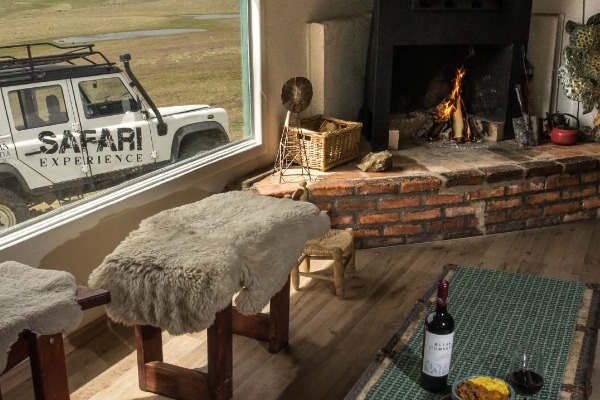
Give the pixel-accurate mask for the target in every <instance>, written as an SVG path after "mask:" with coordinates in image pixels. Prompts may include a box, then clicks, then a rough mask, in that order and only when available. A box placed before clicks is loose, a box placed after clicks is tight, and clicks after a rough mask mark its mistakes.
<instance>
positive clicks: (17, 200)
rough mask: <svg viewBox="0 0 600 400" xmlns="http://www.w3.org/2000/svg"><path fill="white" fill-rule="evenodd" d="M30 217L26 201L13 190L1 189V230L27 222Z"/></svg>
mask: <svg viewBox="0 0 600 400" xmlns="http://www.w3.org/2000/svg"><path fill="white" fill-rule="evenodd" d="M29 216H30V214H29V209H28V208H27V204H26V203H25V200H23V199H22V198H21V196H19V195H18V194H16V193H15V192H13V191H12V190H8V189H6V188H0V229H5V228H8V227H10V226H14V225H16V224H18V223H20V222H23V221H25V220H26V219H28V218H29Z"/></svg>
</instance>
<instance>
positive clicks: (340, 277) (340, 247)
mask: <svg viewBox="0 0 600 400" xmlns="http://www.w3.org/2000/svg"><path fill="white" fill-rule="evenodd" d="M311 259H317V260H333V277H331V276H327V275H324V274H322V273H320V272H319V271H312V272H311V270H310V260H311ZM354 264H355V250H354V232H353V230H352V228H348V229H345V230H340V229H331V230H330V231H329V232H328V233H326V234H325V235H323V236H321V237H320V238H317V239H311V240H309V241H308V242H306V244H305V245H304V253H303V254H302V256H301V257H300V259H299V260H298V264H297V265H296V266H295V267H294V269H292V274H291V277H292V284H293V285H294V289H295V290H299V288H300V276H306V277H310V278H313V279H320V280H325V281H330V282H333V283H334V284H335V293H336V295H337V296H338V297H339V298H340V299H343V298H344V294H345V290H344V275H345V271H346V270H347V272H348V273H353V272H354ZM299 266H300V268H301V269H302V270H300V269H299Z"/></svg>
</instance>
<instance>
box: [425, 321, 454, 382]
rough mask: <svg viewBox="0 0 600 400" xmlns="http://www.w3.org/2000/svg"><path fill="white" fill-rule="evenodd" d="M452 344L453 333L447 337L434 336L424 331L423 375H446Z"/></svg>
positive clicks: (448, 368) (448, 369)
mask: <svg viewBox="0 0 600 400" xmlns="http://www.w3.org/2000/svg"><path fill="white" fill-rule="evenodd" d="M453 342H454V332H453V333H450V334H448V335H436V334H435V333H431V332H427V331H425V344H424V347H423V373H425V374H427V375H429V376H445V375H448V372H449V371H450V357H451V356H452V344H453Z"/></svg>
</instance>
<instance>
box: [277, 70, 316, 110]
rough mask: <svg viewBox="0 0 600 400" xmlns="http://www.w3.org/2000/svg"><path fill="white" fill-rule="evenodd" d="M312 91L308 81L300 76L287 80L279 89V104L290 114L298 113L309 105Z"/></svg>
mask: <svg viewBox="0 0 600 400" xmlns="http://www.w3.org/2000/svg"><path fill="white" fill-rule="evenodd" d="M312 96H313V90H312V85H311V83H310V81H309V80H308V79H306V78H304V77H302V76H297V77H295V78H292V79H290V80H288V81H287V82H286V83H284V84H283V87H282V88H281V102H282V103H283V106H284V107H285V108H286V109H287V110H288V111H291V112H295V113H299V112H300V111H302V110H304V109H306V107H308V106H309V105H310V101H311V100H312Z"/></svg>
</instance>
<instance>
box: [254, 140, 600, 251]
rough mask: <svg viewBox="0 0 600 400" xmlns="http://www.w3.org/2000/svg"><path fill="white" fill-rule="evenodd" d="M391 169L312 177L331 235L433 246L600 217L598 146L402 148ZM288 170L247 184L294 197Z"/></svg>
mask: <svg viewBox="0 0 600 400" xmlns="http://www.w3.org/2000/svg"><path fill="white" fill-rule="evenodd" d="M392 153H393V154H394V167H393V168H392V169H391V170H389V171H386V172H376V173H372V172H363V171H361V170H359V169H358V168H357V167H356V165H357V164H358V162H359V161H360V158H359V159H357V160H356V161H355V162H352V163H348V164H345V165H343V166H340V167H338V168H335V169H332V170H330V171H327V172H320V171H315V170H311V171H310V172H311V178H312V179H311V181H310V182H309V183H308V188H309V192H310V201H311V202H313V203H314V204H316V205H317V206H318V207H319V208H320V209H321V210H324V211H327V212H328V214H329V216H330V218H331V221H332V225H333V226H334V227H336V228H340V229H342V228H349V227H351V228H353V229H354V230H355V236H356V246H357V247H358V248H372V247H381V246H392V245H400V244H408V243H418V242H430V241H437V240H445V239H454V238H460V237H472V236H481V235H487V234H494V233H500V232H509V231H516V230H523V229H530V228H537V227H543V226H550V225H557V224H561V223H569V222H575V221H581V220H586V219H595V218H598V217H599V215H600V212H599V209H600V143H582V144H578V145H575V146H558V145H555V144H552V143H545V144H542V145H540V146H537V147H535V148H532V149H528V150H526V149H521V148H519V147H518V146H517V145H516V144H515V143H514V141H512V140H509V141H504V142H500V143H495V144H492V145H490V146H488V147H485V148H482V149H469V148H467V147H464V148H461V147H459V146H455V147H452V148H441V147H439V146H423V145H416V146H407V148H404V149H400V150H397V151H392ZM299 173H300V169H299V168H298V169H290V170H288V171H287V173H286V174H285V175H284V176H283V179H282V181H283V183H279V176H278V175H269V176H267V177H265V178H263V179H262V180H260V181H258V182H256V183H255V184H254V185H253V190H256V191H257V192H258V193H260V194H262V195H268V196H275V197H283V196H286V195H290V194H291V193H293V192H294V190H295V189H296V188H297V187H298V184H299V182H300V181H301V180H307V181H308V176H306V174H305V175H304V176H302V175H299Z"/></svg>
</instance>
